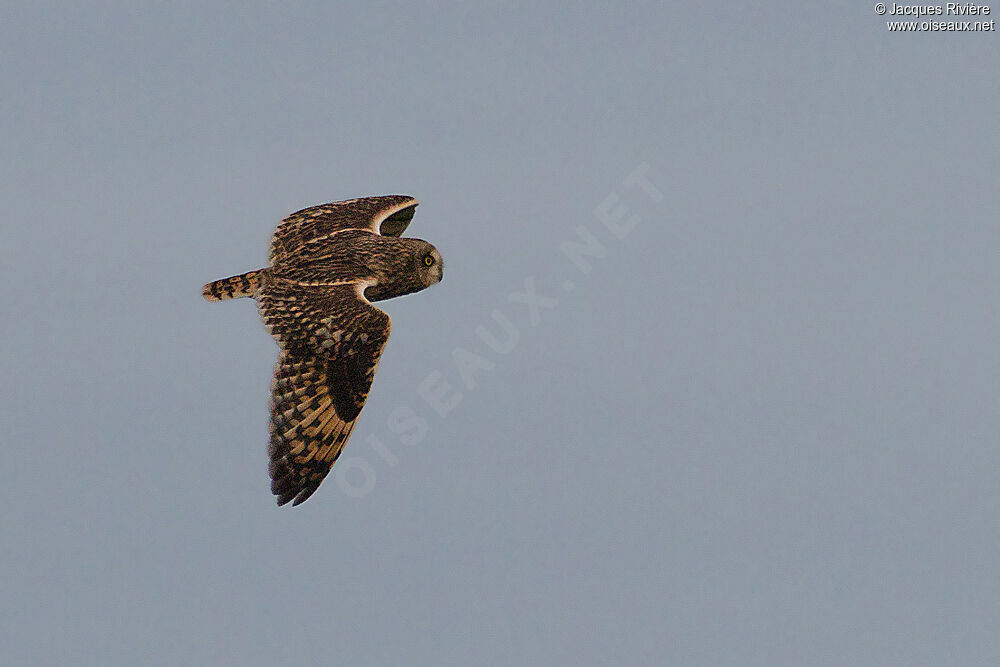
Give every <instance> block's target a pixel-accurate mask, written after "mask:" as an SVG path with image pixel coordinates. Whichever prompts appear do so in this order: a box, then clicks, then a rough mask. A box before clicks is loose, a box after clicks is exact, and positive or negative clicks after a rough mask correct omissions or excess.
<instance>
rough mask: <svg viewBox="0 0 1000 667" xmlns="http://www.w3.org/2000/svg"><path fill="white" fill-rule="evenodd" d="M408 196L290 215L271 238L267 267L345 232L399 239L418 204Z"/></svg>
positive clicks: (336, 204) (335, 204) (344, 203)
mask: <svg viewBox="0 0 1000 667" xmlns="http://www.w3.org/2000/svg"><path fill="white" fill-rule="evenodd" d="M419 203H420V202H418V201H417V200H416V199H414V198H413V197H411V196H409V195H385V196H381V197H361V198H359V199H349V200H346V201H337V202H331V203H329V204H322V205H320V206H311V207H309V208H304V209H302V210H301V211H296V212H295V213H292V214H291V215H289V216H288V217H287V218H285V219H284V220H282V221H281V223H279V224H278V227H277V229H275V230H274V235H273V236H272V237H271V252H270V263H271V264H272V265H273V264H275V263H276V262H278V261H280V260H282V259H284V258H286V257H288V256H289V255H292V254H294V253H295V252H296V251H297V250H298V249H300V248H301V247H302V246H303V245H305V244H306V243H308V242H309V241H312V240H315V239H319V238H324V237H327V236H330V235H332V234H336V233H338V232H342V231H344V230H346V229H363V230H366V231H372V232H375V233H376V234H382V235H383V236H400V235H402V233H403V232H404V231H405V230H406V227H407V226H408V225H409V224H410V220H412V219H413V213H414V209H416V207H417V204H419Z"/></svg>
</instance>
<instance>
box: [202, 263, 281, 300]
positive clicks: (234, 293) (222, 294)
mask: <svg viewBox="0 0 1000 667" xmlns="http://www.w3.org/2000/svg"><path fill="white" fill-rule="evenodd" d="M269 271H270V270H269V269H258V270H257V271H250V272H249V273H243V274H241V275H238V276H232V277H231V278H223V279H222V280H216V281H214V282H210V283H208V284H207V285H205V286H204V287H203V288H202V290H201V295H202V296H203V297H205V300H206V301H225V300H226V299H238V298H240V297H241V296H250V297H252V296H256V295H257V290H259V289H260V288H261V287H262V286H263V285H264V280H265V279H266V278H267V274H268V273H269Z"/></svg>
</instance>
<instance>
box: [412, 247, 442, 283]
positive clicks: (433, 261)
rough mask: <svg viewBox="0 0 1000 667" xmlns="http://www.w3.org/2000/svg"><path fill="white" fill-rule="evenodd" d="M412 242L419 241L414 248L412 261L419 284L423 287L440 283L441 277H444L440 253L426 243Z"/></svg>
mask: <svg viewBox="0 0 1000 667" xmlns="http://www.w3.org/2000/svg"><path fill="white" fill-rule="evenodd" d="M414 240H415V241H419V243H418V244H416V246H415V251H416V252H415V253H414V260H415V262H416V265H417V275H418V276H419V277H420V282H421V283H423V285H424V287H430V286H431V285H433V284H434V283H439V282H441V277H442V276H443V275H444V260H443V259H441V253H439V252H438V250H437V248H435V247H434V246H432V245H431V244H430V243H428V242H427V241H420V240H419V239H414Z"/></svg>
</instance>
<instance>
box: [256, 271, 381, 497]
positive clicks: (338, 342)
mask: <svg viewBox="0 0 1000 667" xmlns="http://www.w3.org/2000/svg"><path fill="white" fill-rule="evenodd" d="M365 284H366V283H362V282H359V283H357V284H349V285H340V286H336V287H332V288H331V287H324V288H317V287H308V286H302V285H298V284H295V283H291V282H288V281H280V280H279V281H273V282H272V283H271V284H269V285H268V286H267V287H266V288H265V289H264V290H263V291H262V293H261V295H260V296H259V302H260V309H261V314H262V316H263V318H264V323H265V324H266V325H267V326H268V328H269V329H270V330H271V333H272V335H273V336H274V337H275V339H276V340H277V341H278V344H279V346H280V348H281V356H280V358H279V359H278V364H277V366H276V367H275V372H274V382H273V384H272V389H271V444H270V449H269V454H270V459H271V464H270V473H271V492H272V493H274V495H275V496H277V500H278V504H279V505H284V504H285V503H287V502H293V504H294V505H298V504H299V503H302V502H303V501H305V500H306V499H307V498H308V497H309V496H311V495H312V494H313V493H314V492H315V491H316V489H317V488H319V485H320V483H321V482H322V481H323V479H324V478H325V477H326V475H327V474H328V473H329V472H330V468H331V467H332V466H333V464H334V462H335V461H336V460H337V458H338V457H339V456H340V453H341V451H343V448H344V445H345V444H346V443H347V440H348V438H349V437H350V435H351V432H352V430H353V429H354V424H355V422H356V421H357V418H358V415H359V414H360V412H361V409H362V408H363V407H364V404H365V401H366V400H367V398H368V392H369V390H370V389H371V384H372V380H373V379H374V377H375V370H376V368H377V367H378V360H379V357H380V356H381V354H382V350H383V349H384V348H385V343H386V341H387V340H388V338H389V330H390V324H391V323H390V320H389V316H388V315H386V314H385V313H384V312H382V311H381V310H379V309H377V308H375V307H374V306H372V305H371V304H370V303H368V302H367V301H366V300H364V297H363V296H361V294H362V290H363V289H364V286H365Z"/></svg>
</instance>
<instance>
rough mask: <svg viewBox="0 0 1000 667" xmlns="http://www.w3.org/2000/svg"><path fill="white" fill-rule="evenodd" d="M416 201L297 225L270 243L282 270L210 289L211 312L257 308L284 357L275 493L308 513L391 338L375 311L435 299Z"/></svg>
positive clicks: (289, 223)
mask: <svg viewBox="0 0 1000 667" xmlns="http://www.w3.org/2000/svg"><path fill="white" fill-rule="evenodd" d="M417 203H418V202H417V200H416V199H413V198H412V197H408V196H404V195H390V196H385V197H364V198H361V199H353V200H349V201H343V202H333V203H331V204H324V205H322V206H314V207H311V208H307V209H303V210H302V211H298V212H296V213H293V214H291V215H290V216H288V217H287V218H286V219H285V220H283V221H282V223H281V224H280V225H279V226H278V228H277V229H276V230H275V233H274V235H273V237H272V240H271V252H270V263H271V265H270V266H269V267H267V268H264V269H259V270H257V271H250V272H249V273H245V274H241V275H239V276H233V277H231V278H224V279H222V280H217V281H214V282H212V283H209V284H207V285H205V287H204V288H203V290H202V294H203V296H204V297H205V298H206V299H207V300H209V301H221V300H226V299H232V298H239V297H251V298H254V299H256V301H257V304H258V308H259V311H260V315H261V319H262V320H263V321H264V324H265V326H266V327H267V329H268V331H269V332H270V333H271V335H272V336H273V337H274V339H275V341H277V343H278V347H279V358H278V364H277V366H276V368H275V377H274V382H273V383H272V389H271V444H270V449H269V453H270V458H271V464H270V472H271V491H272V492H273V493H274V494H275V495H276V496H277V500H278V504H279V505H283V504H285V503H287V502H289V501H294V502H293V504H295V505H298V504H299V503H301V502H303V501H305V500H306V499H307V498H308V497H309V496H310V495H312V493H314V492H315V491H316V489H317V488H318V487H319V484H320V483H321V482H322V481H323V479H324V478H325V477H326V475H327V473H328V472H329V470H330V468H331V466H332V465H333V463H334V462H335V461H336V459H337V457H338V456H339V455H340V452H341V451H342V450H343V447H344V445H345V444H346V442H347V439H348V437H349V436H350V434H351V431H352V430H353V428H354V423H355V421H356V419H357V417H358V415H359V413H360V412H361V408H362V407H363V406H364V403H365V401H366V399H367V397H368V392H369V389H370V388H371V383H372V379H373V378H374V375H375V369H376V368H377V366H378V360H379V357H380V356H381V354H382V350H383V348H384V347H385V343H386V341H387V340H388V337H389V330H390V326H391V322H390V319H389V316H388V315H387V314H386V313H385V312H383V311H381V310H379V309H378V308H376V307H375V306H373V305H371V302H373V301H380V300H383V299H389V298H392V297H396V296H402V295H404V294H410V293H413V292H417V291H420V290H422V289H426V288H427V287H429V286H431V285H433V284H434V283H436V282H439V281H440V280H441V278H442V274H443V261H442V259H441V255H440V253H439V252H438V251H437V249H435V248H434V246H433V245H431V244H430V243H428V242H426V241H423V240H421V239H414V238H401V237H400V235H401V234H402V233H403V231H404V230H405V229H406V227H407V225H408V224H409V221H410V219H412V217H413V211H414V209H415V208H416V206H417Z"/></svg>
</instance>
